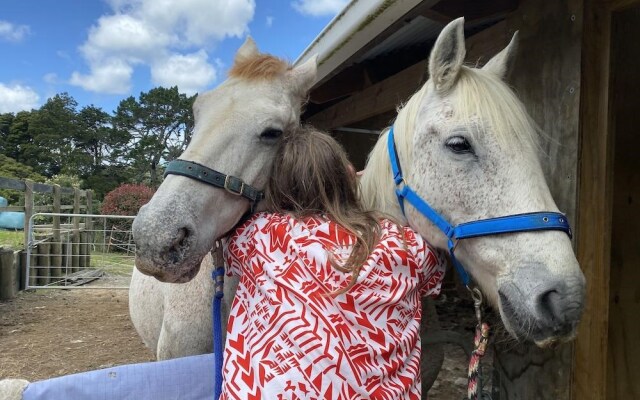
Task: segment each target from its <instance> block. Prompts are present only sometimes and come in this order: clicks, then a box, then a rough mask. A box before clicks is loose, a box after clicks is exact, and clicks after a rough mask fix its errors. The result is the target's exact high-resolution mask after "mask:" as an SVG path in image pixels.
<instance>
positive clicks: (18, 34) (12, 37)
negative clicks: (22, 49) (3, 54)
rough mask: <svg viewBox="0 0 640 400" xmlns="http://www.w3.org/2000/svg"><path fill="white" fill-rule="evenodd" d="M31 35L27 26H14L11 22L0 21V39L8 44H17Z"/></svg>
mask: <svg viewBox="0 0 640 400" xmlns="http://www.w3.org/2000/svg"><path fill="white" fill-rule="evenodd" d="M29 33H31V29H30V28H29V27H28V26H27V25H14V24H12V23H11V22H7V21H0V39H3V40H7V41H9V42H19V41H21V40H22V39H24V38H25V37H27V35H29Z"/></svg>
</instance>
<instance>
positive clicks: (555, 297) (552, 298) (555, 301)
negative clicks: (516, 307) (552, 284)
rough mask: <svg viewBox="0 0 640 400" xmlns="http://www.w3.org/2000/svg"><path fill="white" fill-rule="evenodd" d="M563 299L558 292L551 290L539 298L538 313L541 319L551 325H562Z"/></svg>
mask: <svg viewBox="0 0 640 400" xmlns="http://www.w3.org/2000/svg"><path fill="white" fill-rule="evenodd" d="M562 302H563V299H562V296H561V295H560V293H558V291H557V290H555V289H551V290H548V291H546V292H544V293H542V294H541V295H540V296H539V297H538V304H537V308H538V313H539V315H540V317H541V319H543V320H546V321H547V322H549V323H551V324H554V325H555V324H561V323H562V322H563V321H564V317H563V315H564V307H563V303H562Z"/></svg>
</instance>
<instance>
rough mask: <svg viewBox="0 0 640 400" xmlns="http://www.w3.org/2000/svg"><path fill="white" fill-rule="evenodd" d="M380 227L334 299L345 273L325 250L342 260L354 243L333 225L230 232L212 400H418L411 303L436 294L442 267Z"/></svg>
mask: <svg viewBox="0 0 640 400" xmlns="http://www.w3.org/2000/svg"><path fill="white" fill-rule="evenodd" d="M381 226H382V235H381V238H380V242H379V243H378V245H377V246H376V247H375V249H374V251H373V252H372V254H371V255H370V256H369V259H368V260H367V262H366V264H365V265H364V266H363V267H362V269H361V271H360V274H359V276H358V279H357V283H356V284H355V286H353V287H352V288H351V289H349V290H348V291H347V292H346V293H343V294H340V295H337V296H327V293H331V292H334V291H336V290H338V289H340V288H343V287H345V286H346V285H348V284H349V282H350V279H351V274H350V273H344V272H340V271H338V270H337V269H335V268H334V267H333V266H332V265H331V264H330V262H329V261H328V252H331V254H332V257H334V258H335V259H336V260H337V261H338V262H339V263H340V262H344V261H345V260H346V258H347V257H348V256H349V254H350V250H351V246H352V245H353V243H354V237H353V236H352V235H351V234H349V233H348V232H347V231H346V230H344V229H343V228H341V227H340V226H339V225H338V224H336V223H334V222H331V221H327V220H325V219H322V218H318V217H313V218H312V217H310V218H305V219H302V220H295V219H294V218H293V217H291V216H289V215H284V214H266V213H262V214H258V215H256V216H254V217H253V218H252V219H250V220H249V221H247V222H246V223H244V224H243V225H242V226H240V227H239V228H238V229H237V230H236V231H235V233H234V234H233V236H232V237H231V238H230V239H229V241H228V244H227V247H226V253H225V258H226V260H227V263H228V266H229V272H230V273H232V274H236V275H241V279H240V284H239V286H238V291H237V292H236V297H235V299H234V301H233V305H232V309H231V313H230V317H229V324H228V328H227V343H226V346H225V360H224V365H223V376H224V382H223V387H222V396H221V399H240V400H247V399H364V398H368V399H420V395H421V385H420V318H421V303H420V297H421V296H423V295H435V294H438V293H439V291H440V282H441V280H442V276H443V275H444V265H445V264H444V260H443V259H441V258H438V257H437V253H435V252H434V251H433V250H432V249H430V248H429V246H428V244H427V243H426V242H425V241H424V240H423V239H422V238H421V237H420V236H419V235H418V234H416V233H414V231H412V230H411V229H410V228H399V227H398V226H396V225H395V224H394V223H392V222H391V221H389V220H383V221H382V222H381ZM403 232H404V238H403Z"/></svg>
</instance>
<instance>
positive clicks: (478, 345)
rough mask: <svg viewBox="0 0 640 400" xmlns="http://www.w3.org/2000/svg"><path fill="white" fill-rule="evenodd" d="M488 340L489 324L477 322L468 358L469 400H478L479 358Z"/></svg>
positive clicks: (485, 348)
mask: <svg viewBox="0 0 640 400" xmlns="http://www.w3.org/2000/svg"><path fill="white" fill-rule="evenodd" d="M488 341H489V325H488V324H487V323H484V322H483V323H482V324H478V325H477V326H476V336H475V339H474V340H473V344H474V349H473V352H472V353H471V359H470V360H469V374H468V378H469V384H468V386H467V398H468V399H469V400H478V390H482V388H481V386H482V384H481V381H480V378H481V377H480V359H481V358H482V356H484V353H485V352H486V350H487V342H488Z"/></svg>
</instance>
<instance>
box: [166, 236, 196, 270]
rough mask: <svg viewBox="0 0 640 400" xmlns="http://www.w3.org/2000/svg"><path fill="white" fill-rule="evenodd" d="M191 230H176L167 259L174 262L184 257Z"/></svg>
mask: <svg viewBox="0 0 640 400" xmlns="http://www.w3.org/2000/svg"><path fill="white" fill-rule="evenodd" d="M191 235H192V233H191V230H190V229H188V228H180V229H178V232H176V236H175V238H174V239H173V241H172V242H171V246H170V247H169V251H168V253H167V255H168V256H169V259H170V260H171V261H172V262H174V263H177V262H180V261H181V260H182V258H183V257H184V253H185V252H186V251H187V249H188V248H189V241H190V238H191Z"/></svg>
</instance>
